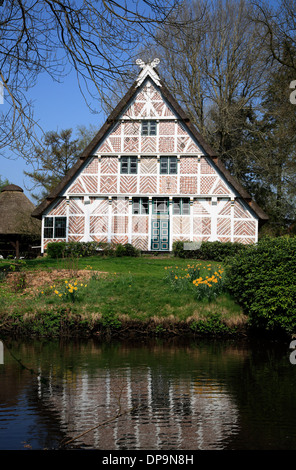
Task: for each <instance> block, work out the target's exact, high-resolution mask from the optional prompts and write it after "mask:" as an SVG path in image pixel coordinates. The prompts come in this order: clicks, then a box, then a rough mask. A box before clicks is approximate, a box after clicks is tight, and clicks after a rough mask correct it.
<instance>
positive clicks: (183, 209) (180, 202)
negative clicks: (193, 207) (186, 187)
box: [173, 198, 190, 215]
mask: <svg viewBox="0 0 296 470" xmlns="http://www.w3.org/2000/svg"><path fill="white" fill-rule="evenodd" d="M173 202H174V205H173V214H174V215H189V214H190V203H189V199H188V198H183V199H182V198H177V199H174V201H173Z"/></svg>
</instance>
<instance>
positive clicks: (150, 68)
mask: <svg viewBox="0 0 296 470" xmlns="http://www.w3.org/2000/svg"><path fill="white" fill-rule="evenodd" d="M159 62H160V60H159V59H158V58H156V59H154V60H153V61H152V62H150V63H147V64H146V63H145V62H143V60H142V59H137V60H136V64H137V65H138V66H139V67H140V68H141V69H142V70H141V73H140V74H139V76H138V78H137V79H136V81H137V86H138V87H139V86H140V85H142V83H143V81H144V80H145V79H146V78H147V77H148V76H150V77H151V78H152V80H153V81H154V82H155V83H156V85H157V86H159V87H161V83H160V78H159V76H158V74H157V73H156V71H155V67H156V66H157V65H158V64H159Z"/></svg>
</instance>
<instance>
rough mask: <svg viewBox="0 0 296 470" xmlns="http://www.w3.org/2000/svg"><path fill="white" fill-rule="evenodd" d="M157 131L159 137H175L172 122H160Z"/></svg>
mask: <svg viewBox="0 0 296 470" xmlns="http://www.w3.org/2000/svg"><path fill="white" fill-rule="evenodd" d="M158 129H159V135H167V136H174V135H175V123H174V121H160V123H159V127H158Z"/></svg>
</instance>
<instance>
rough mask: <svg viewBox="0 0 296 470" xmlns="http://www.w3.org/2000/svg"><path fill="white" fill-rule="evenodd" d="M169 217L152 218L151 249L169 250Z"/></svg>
mask: <svg viewBox="0 0 296 470" xmlns="http://www.w3.org/2000/svg"><path fill="white" fill-rule="evenodd" d="M169 228H170V221H169V219H154V220H152V233H151V249H152V250H153V251H168V250H169V247H170V239H169Z"/></svg>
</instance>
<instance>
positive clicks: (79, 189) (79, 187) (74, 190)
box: [67, 178, 85, 194]
mask: <svg viewBox="0 0 296 470" xmlns="http://www.w3.org/2000/svg"><path fill="white" fill-rule="evenodd" d="M67 192H68V193H69V194H83V193H84V192H85V189H84V186H83V184H82V183H81V180H80V178H77V179H76V180H75V181H74V183H73V184H72V186H71V187H70V188H69V189H68V191H67Z"/></svg>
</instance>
